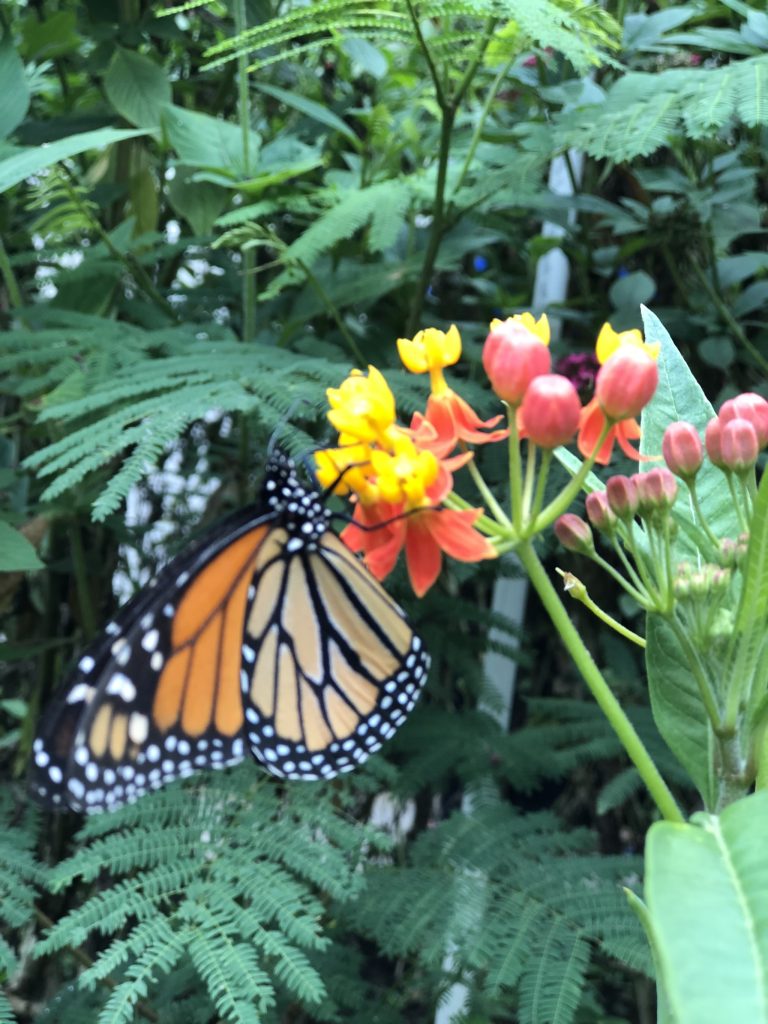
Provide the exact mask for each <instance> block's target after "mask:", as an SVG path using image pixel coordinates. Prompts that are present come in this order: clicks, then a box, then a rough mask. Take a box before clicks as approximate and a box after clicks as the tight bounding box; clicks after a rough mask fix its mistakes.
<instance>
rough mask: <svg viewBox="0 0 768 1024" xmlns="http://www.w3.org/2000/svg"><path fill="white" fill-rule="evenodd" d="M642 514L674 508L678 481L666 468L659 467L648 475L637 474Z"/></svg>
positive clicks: (635, 477) (636, 481)
mask: <svg viewBox="0 0 768 1024" xmlns="http://www.w3.org/2000/svg"><path fill="white" fill-rule="evenodd" d="M632 479H633V480H634V481H635V485H636V486H637V494H638V498H639V501H640V512H641V513H644V514H645V513H653V512H658V511H664V510H666V509H670V508H672V506H673V505H674V503H675V498H676V497H677V480H675V478H674V476H673V475H672V473H671V472H670V471H669V470H668V469H667V468H666V467H661V466H657V467H656V468H655V469H649V470H648V472H647V473H635V474H634V476H633V477H632Z"/></svg>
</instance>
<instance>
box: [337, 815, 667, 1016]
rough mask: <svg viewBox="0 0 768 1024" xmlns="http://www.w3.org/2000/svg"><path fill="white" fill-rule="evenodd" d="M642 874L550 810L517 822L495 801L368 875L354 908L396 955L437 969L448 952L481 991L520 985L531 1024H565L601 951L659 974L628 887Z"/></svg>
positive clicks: (488, 993)
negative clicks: (562, 824) (400, 863)
mask: <svg viewBox="0 0 768 1024" xmlns="http://www.w3.org/2000/svg"><path fill="white" fill-rule="evenodd" d="M638 867H639V865H638V863H636V862H634V861H632V860H630V859H628V858H626V857H620V858H609V857H600V856H597V855H596V853H595V851H594V846H593V838H592V836H591V835H590V834H589V833H587V832H579V831H575V832H571V833H565V832H562V831H560V829H559V826H558V823H557V821H556V819H555V818H553V817H552V816H551V815H549V814H546V813H541V814H537V815H528V816H520V815H517V814H515V813H514V812H512V811H511V810H510V808H509V807H508V806H507V805H504V804H501V803H499V802H497V801H496V800H492V801H490V802H486V803H484V804H483V805H482V806H479V807H477V809H476V810H475V811H473V812H470V813H458V814H455V815H453V816H452V817H451V818H449V819H448V820H447V821H445V822H443V823H441V824H440V825H438V826H437V827H436V828H434V829H432V830H431V831H429V832H427V833H424V835H423V836H422V837H421V838H420V839H419V841H418V842H417V843H415V844H414V846H413V848H412V852H411V858H410V863H409V866H408V867H407V868H403V867H381V868H378V869H372V870H370V871H369V873H368V889H367V893H366V899H365V900H364V901H361V902H359V903H356V904H354V905H352V906H351V907H350V913H351V916H352V918H353V920H354V922H355V924H356V925H357V926H358V927H360V928H361V929H362V930H363V931H364V932H366V933H369V934H371V935H372V936H373V937H375V938H376V940H377V941H378V942H379V944H380V945H381V947H382V949H383V950H384V951H385V952H386V953H388V954H389V955H390V956H403V955H406V954H409V953H410V954H415V955H417V956H418V957H419V959H421V960H423V961H424V962H425V964H426V965H428V966H429V965H431V966H433V967H434V966H437V965H438V964H439V963H440V962H441V961H442V959H443V958H444V956H445V953H446V948H450V949H451V950H452V960H453V968H452V970H453V971H454V972H456V973H457V975H458V976H461V977H464V978H465V979H466V980H467V983H468V984H469V985H470V986H471V988H472V990H473V991H475V992H476V993H477V995H478V996H482V997H485V998H490V999H491V1000H503V996H502V994H503V992H504V991H505V990H507V989H519V1001H518V1002H517V1013H518V1014H519V1019H520V1021H521V1022H523V1024H538V1022H539V1021H543V1020H552V1021H557V1022H558V1024H565V1022H566V1021H571V1020H573V1019H574V1015H575V1012H576V1009H577V1007H578V1005H579V1002H580V996H581V991H582V989H583V986H584V983H585V975H586V972H587V969H588V967H589V962H590V959H591V956H592V950H593V949H594V948H595V947H598V948H600V947H602V948H603V949H605V950H607V951H608V952H609V953H610V955H611V956H618V957H619V958H621V959H622V960H624V961H625V962H626V963H628V964H630V965H631V966H632V967H633V968H635V969H641V970H645V971H650V970H651V964H650V961H649V958H648V954H647V951H646V947H645V945H644V943H643V937H642V933H641V930H640V928H639V927H634V926H633V925H632V923H631V922H632V916H631V912H630V910H629V907H628V906H627V904H626V901H625V899H624V897H623V894H622V892H621V890H620V887H619V886H620V884H622V883H623V884H625V885H626V884H630V881H631V880H632V879H633V878H636V877H637V876H636V874H635V872H636V871H637V870H638ZM446 939H447V945H446ZM502 1005H503V1002H502Z"/></svg>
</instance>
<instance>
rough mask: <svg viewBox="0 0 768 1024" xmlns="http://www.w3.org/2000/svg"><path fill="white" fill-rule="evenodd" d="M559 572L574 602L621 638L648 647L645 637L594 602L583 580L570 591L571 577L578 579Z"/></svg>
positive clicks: (561, 571)
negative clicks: (569, 578)
mask: <svg viewBox="0 0 768 1024" xmlns="http://www.w3.org/2000/svg"><path fill="white" fill-rule="evenodd" d="M557 571H558V572H559V573H560V575H561V576H562V577H563V579H564V581H565V591H566V593H567V594H569V595H570V596H571V597H572V598H573V600H574V601H578V602H579V604H583V605H584V607H585V608H586V609H587V610H588V611H590V612H592V614H593V615H594V616H595V618H597V619H600V621H601V622H604V623H605V624H606V626H608V627H609V629H612V630H613V631H614V632H615V633H618V634H619V635H620V636H623V637H624V638H625V639H626V640H631V641H632V643H633V644H637V646H638V647H645V646H646V642H645V637H642V636H640V635H639V634H638V633H635V631H634V630H633V629H629V628H628V627H627V626H624V625H623V624H622V623H621V622H619V621H618V619H614V617H613V616H612V615H610V614H609V613H608V612H607V611H606V610H605V609H604V608H601V607H600V605H599V604H596V603H595V602H594V601H593V600H592V598H591V597H590V596H589V591H588V590H587V588H586V587H585V586H584V584H583V583H581V580H579V581H578V582H579V584H580V586H579V588H578V589H576V588H573V589H569V585H568V577H571V578H572V579H574V580H575V579H576V577H575V576H573V574H572V573H569V572H563V570H562V569H558V570H557Z"/></svg>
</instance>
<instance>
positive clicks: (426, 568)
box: [405, 512, 443, 597]
mask: <svg viewBox="0 0 768 1024" xmlns="http://www.w3.org/2000/svg"><path fill="white" fill-rule="evenodd" d="M432 514H434V513H432ZM429 515H430V513H429V512H423V513H419V514H418V515H415V516H412V517H411V519H410V521H409V523H408V527H407V529H406V537H405V558H406V562H407V564H408V576H409V578H410V581H411V586H412V587H413V592H414V594H415V595H416V596H417V597H423V596H424V595H425V594H426V592H427V591H428V590H429V588H430V587H431V586H432V584H433V583H434V582H435V580H436V579H437V577H438V576H439V575H440V569H441V567H442V564H443V553H442V551H441V550H440V547H439V545H438V544H437V542H436V541H435V539H434V538H433V536H432V533H431V531H430V528H429V525H428V520H427V517H428V516H429Z"/></svg>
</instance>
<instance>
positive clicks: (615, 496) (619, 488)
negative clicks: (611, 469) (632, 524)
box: [605, 476, 640, 520]
mask: <svg viewBox="0 0 768 1024" xmlns="http://www.w3.org/2000/svg"><path fill="white" fill-rule="evenodd" d="M605 494H606V497H607V498H608V504H609V505H610V506H611V509H612V510H613V511H614V512H615V513H616V515H617V516H618V517H619V519H627V520H629V519H633V518H634V517H635V515H636V514H637V509H638V506H639V502H640V499H639V496H638V493H637V486H636V484H635V482H634V480H631V479H630V478H629V477H628V476H612V477H610V478H609V479H608V481H607V482H606V485H605Z"/></svg>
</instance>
